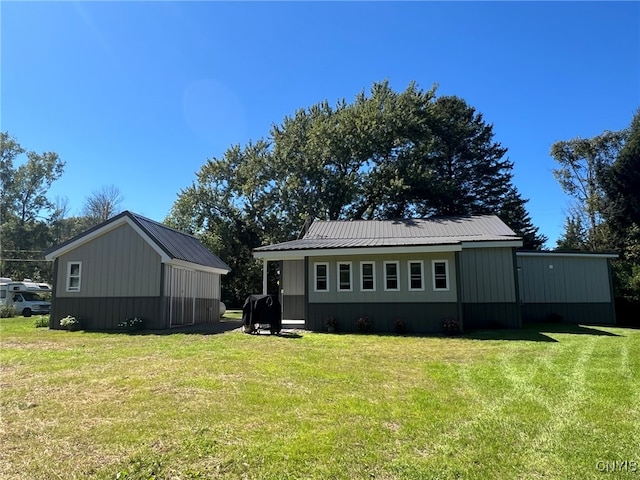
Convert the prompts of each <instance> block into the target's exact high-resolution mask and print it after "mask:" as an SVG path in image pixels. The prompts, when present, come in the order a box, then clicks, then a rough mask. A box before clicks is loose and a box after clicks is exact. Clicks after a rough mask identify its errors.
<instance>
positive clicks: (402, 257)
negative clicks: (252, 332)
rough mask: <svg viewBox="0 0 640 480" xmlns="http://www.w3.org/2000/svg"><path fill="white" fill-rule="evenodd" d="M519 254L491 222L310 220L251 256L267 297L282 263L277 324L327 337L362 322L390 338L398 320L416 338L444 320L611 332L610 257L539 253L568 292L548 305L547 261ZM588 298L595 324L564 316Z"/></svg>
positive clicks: (517, 241)
mask: <svg viewBox="0 0 640 480" xmlns="http://www.w3.org/2000/svg"><path fill="white" fill-rule="evenodd" d="M521 246H522V239H521V238H520V237H519V236H518V235H516V234H515V233H514V232H513V231H512V230H511V229H510V228H509V227H507V225H505V224H504V223H503V222H502V221H501V220H500V219H499V218H498V217H496V216H493V215H484V216H468V217H447V218H430V219H409V220H371V221H315V222H313V224H312V225H311V226H310V228H309V230H308V231H307V232H306V234H305V235H304V237H303V238H301V239H299V240H293V241H290V242H284V243H279V244H275V245H267V246H263V247H260V248H257V249H255V250H254V257H255V258H258V259H262V260H263V262H264V272H265V273H264V279H265V281H264V287H263V289H264V290H265V292H264V293H266V283H267V282H266V266H267V262H270V261H271V262H279V264H280V268H279V270H280V283H279V285H280V289H281V291H280V292H279V293H280V295H281V303H282V305H283V318H284V319H285V320H304V321H305V325H306V328H308V329H310V330H317V331H320V330H322V329H324V327H325V323H326V320H327V319H328V318H330V317H333V318H335V319H337V321H338V323H339V325H340V329H341V330H343V331H352V330H355V329H356V322H357V319H358V318H359V317H362V316H367V317H368V318H369V319H370V320H371V322H372V326H373V329H374V331H379V332H389V331H393V330H394V325H395V322H396V320H398V319H399V320H402V321H403V322H404V324H405V325H406V328H407V330H408V331H411V332H416V333H418V332H437V331H441V330H442V324H443V321H444V320H445V319H455V320H457V321H458V322H459V323H460V324H461V325H462V326H463V328H466V329H473V328H485V327H509V328H517V327H520V326H521V325H522V320H523V314H524V318H526V319H538V318H540V317H546V316H549V315H551V314H553V313H556V314H557V315H564V316H566V318H567V319H570V320H572V321H581V320H582V319H583V318H586V319H588V320H591V321H592V323H614V321H615V320H614V318H615V317H614V316H613V301H612V295H611V288H610V285H611V282H610V276H609V274H608V271H609V263H608V261H609V259H610V258H611V257H612V256H611V255H609V256H604V255H602V256H595V255H594V256H583V257H579V256H576V257H570V258H571V259H569V257H567V256H566V255H565V256H557V257H554V256H553V255H555V254H544V258H547V259H553V261H554V262H556V264H558V265H560V264H562V265H563V267H562V268H561V269H560V270H556V272H557V273H559V272H560V271H562V272H563V275H564V277H563V280H562V281H563V282H568V283H570V284H573V285H574V288H573V289H565V290H562V291H559V293H558V294H557V295H555V296H553V295H545V293H544V292H545V287H544V284H545V282H547V281H549V279H548V277H547V273H548V272H546V271H544V272H542V271H541V268H542V265H543V264H544V262H543V263H542V264H541V263H539V262H537V261H536V260H535V259H537V258H538V257H536V255H539V254H537V253H524V254H522V256H520V253H517V252H516V250H517V249H518V248H519V247H521ZM548 255H551V256H548ZM540 258H543V257H540ZM569 264H570V265H571V267H568V265H569ZM545 265H546V264H545ZM564 265H567V268H564ZM554 278H555V277H554ZM585 279H586V280H585ZM556 281H559V280H557V278H556ZM532 282H533V283H532ZM521 283H522V284H523V287H524V288H525V290H524V292H525V297H524V299H523V298H521V296H520V293H521V287H520V284H521ZM551 288H554V289H557V288H559V287H558V286H557V285H556V284H554V286H553V287H551ZM585 288H586V289H587V290H585ZM588 289H592V290H593V291H597V295H595V296H592V295H591V293H593V292H591V290H588ZM588 292H590V293H588ZM270 293H273V292H270ZM547 293H548V292H547ZM593 298H597V299H598V302H600V303H602V304H603V305H605V306H600V307H598V308H599V310H598V311H599V312H600V314H599V315H598V316H587V317H579V318H576V316H575V315H569V313H570V311H572V310H571V309H572V308H578V309H582V310H581V311H587V310H590V308H591V307H592V304H591V300H592V299H593ZM523 300H524V301H525V302H526V303H522V301H523Z"/></svg>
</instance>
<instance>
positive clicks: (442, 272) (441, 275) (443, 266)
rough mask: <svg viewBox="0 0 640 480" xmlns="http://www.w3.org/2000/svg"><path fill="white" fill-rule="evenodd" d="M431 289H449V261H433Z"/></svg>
mask: <svg viewBox="0 0 640 480" xmlns="http://www.w3.org/2000/svg"><path fill="white" fill-rule="evenodd" d="M433 289H434V290H443V291H444V290H449V262H448V261H447V260H434V261H433Z"/></svg>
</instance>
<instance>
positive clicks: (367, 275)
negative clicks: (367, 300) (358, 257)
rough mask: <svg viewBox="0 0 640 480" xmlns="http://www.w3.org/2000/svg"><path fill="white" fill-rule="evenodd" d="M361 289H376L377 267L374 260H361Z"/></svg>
mask: <svg viewBox="0 0 640 480" xmlns="http://www.w3.org/2000/svg"><path fill="white" fill-rule="evenodd" d="M360 282H361V283H360V290H362V291H374V290H375V289H376V268H375V263H373V262H360Z"/></svg>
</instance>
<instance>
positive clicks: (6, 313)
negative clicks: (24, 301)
mask: <svg viewBox="0 0 640 480" xmlns="http://www.w3.org/2000/svg"><path fill="white" fill-rule="evenodd" d="M17 314H18V312H17V311H16V307H14V306H13V305H0V318H13V317H15V316H16V315H17Z"/></svg>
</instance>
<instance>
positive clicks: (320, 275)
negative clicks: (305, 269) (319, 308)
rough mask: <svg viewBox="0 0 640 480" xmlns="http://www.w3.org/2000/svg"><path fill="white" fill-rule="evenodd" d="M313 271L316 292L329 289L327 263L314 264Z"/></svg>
mask: <svg viewBox="0 0 640 480" xmlns="http://www.w3.org/2000/svg"><path fill="white" fill-rule="evenodd" d="M314 272H315V280H314V284H315V287H316V288H315V290H316V292H328V291H329V264H328V263H316V264H314Z"/></svg>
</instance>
